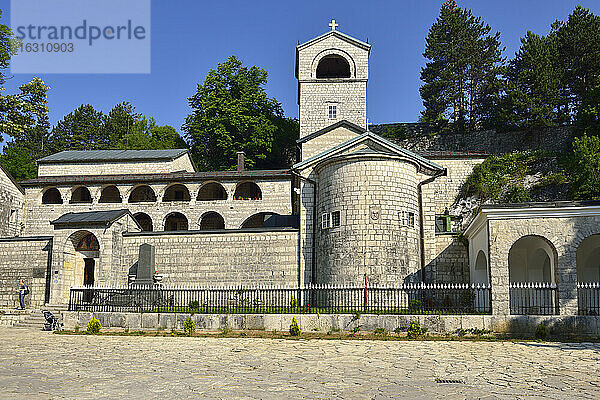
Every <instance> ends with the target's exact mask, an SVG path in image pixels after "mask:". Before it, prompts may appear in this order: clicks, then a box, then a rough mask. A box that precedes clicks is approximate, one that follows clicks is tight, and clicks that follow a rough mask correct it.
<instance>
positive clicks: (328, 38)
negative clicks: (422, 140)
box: [296, 20, 371, 139]
mask: <svg viewBox="0 0 600 400" xmlns="http://www.w3.org/2000/svg"><path fill="white" fill-rule="evenodd" d="M329 26H330V27H331V30H330V31H329V32H327V33H325V34H323V35H321V36H318V37H316V38H314V39H312V40H309V41H308V42H305V43H303V44H300V45H298V46H297V47H296V78H297V79H298V106H299V109H300V111H299V116H300V139H302V138H304V137H305V136H308V135H310V134H311V133H314V132H316V131H318V130H320V129H323V128H326V127H328V126H330V125H333V124H335V123H337V122H340V121H343V120H346V121H348V122H351V123H353V124H355V125H358V126H360V127H362V128H365V129H366V127H367V126H366V125H367V121H366V119H367V80H368V78H369V53H370V51H371V46H370V45H369V44H368V43H365V42H362V41H360V40H358V39H355V38H353V37H351V36H348V35H346V34H344V33H342V32H340V31H338V30H336V28H337V26H338V24H337V23H336V22H335V20H332V21H331V23H330V24H329Z"/></svg>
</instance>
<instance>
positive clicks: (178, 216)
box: [165, 212, 188, 231]
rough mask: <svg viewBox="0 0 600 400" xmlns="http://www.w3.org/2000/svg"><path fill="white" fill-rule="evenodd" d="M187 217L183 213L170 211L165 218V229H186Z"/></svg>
mask: <svg viewBox="0 0 600 400" xmlns="http://www.w3.org/2000/svg"><path fill="white" fill-rule="evenodd" d="M187 230H188V219H187V217H186V216H185V215H183V214H182V213H178V212H172V213H171V214H169V215H167V217H166V218H165V231H187Z"/></svg>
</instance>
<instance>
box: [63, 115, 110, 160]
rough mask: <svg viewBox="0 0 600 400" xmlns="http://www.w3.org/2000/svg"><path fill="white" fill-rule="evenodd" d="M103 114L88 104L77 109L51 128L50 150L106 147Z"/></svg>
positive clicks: (106, 136)
mask: <svg viewBox="0 0 600 400" xmlns="http://www.w3.org/2000/svg"><path fill="white" fill-rule="evenodd" d="M107 142H108V134H107V133H106V130H105V128H104V114H103V113H102V111H98V110H96V109H95V108H94V107H93V106H91V105H90V104H85V105H83V104H82V105H81V106H79V107H77V108H76V109H75V110H74V111H73V112H70V113H69V114H67V115H65V116H64V117H63V119H61V120H60V121H58V122H57V123H56V125H55V126H54V128H52V150H53V152H59V151H63V150H97V149H102V148H105V147H107V144H108V143H107Z"/></svg>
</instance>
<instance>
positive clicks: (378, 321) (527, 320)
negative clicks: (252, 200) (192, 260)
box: [62, 311, 600, 337]
mask: <svg viewBox="0 0 600 400" xmlns="http://www.w3.org/2000/svg"><path fill="white" fill-rule="evenodd" d="M62 317H63V321H64V324H65V329H75V327H76V326H79V327H80V328H84V329H85V327H86V326H87V323H88V322H89V320H90V319H92V317H95V318H97V319H98V320H99V321H100V323H101V324H102V327H103V328H122V329H129V330H139V329H142V330H144V329H148V330H159V329H160V330H170V329H177V330H180V331H181V330H183V323H184V322H185V320H186V319H187V318H188V317H191V318H192V320H193V321H194V322H195V324H196V329H197V330H199V331H214V332H216V331H219V330H221V331H223V330H225V329H232V330H266V331H277V332H286V331H288V330H289V327H290V324H291V322H292V318H296V321H297V322H298V326H299V327H300V330H301V331H302V332H329V331H338V330H339V331H344V332H352V331H353V330H356V329H358V330H360V331H363V332H364V331H367V332H373V331H375V330H376V329H385V330H386V331H388V332H393V331H394V330H395V329H396V328H399V327H407V326H408V325H409V324H410V323H411V321H417V322H419V324H420V325H421V326H422V327H424V328H427V332H428V333H438V334H440V333H442V334H443V333H456V331H457V330H459V329H481V330H489V331H492V332H494V333H500V334H515V335H527V336H530V337H533V336H534V333H535V328H536V327H537V326H538V324H544V325H546V326H547V327H548V328H549V329H550V332H551V333H552V334H553V335H561V336H570V335H573V336H576V337H577V336H579V337H581V336H583V335H586V336H587V335H598V334H600V317H584V316H573V317H559V316H551V317H536V316H524V315H523V316H521V315H508V316H492V315H373V314H362V315H360V316H359V317H358V319H357V318H356V316H355V315H352V314H299V315H294V314H194V315H190V314H185V313H181V314H167V313H143V314H139V313H124V312H114V313H111V312H94V313H91V312H81V311H80V312H77V311H65V312H63V313H62Z"/></svg>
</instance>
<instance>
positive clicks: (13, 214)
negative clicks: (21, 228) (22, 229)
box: [10, 210, 17, 222]
mask: <svg viewBox="0 0 600 400" xmlns="http://www.w3.org/2000/svg"><path fill="white" fill-rule="evenodd" d="M16 220H17V210H10V222H15V221H16Z"/></svg>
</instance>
